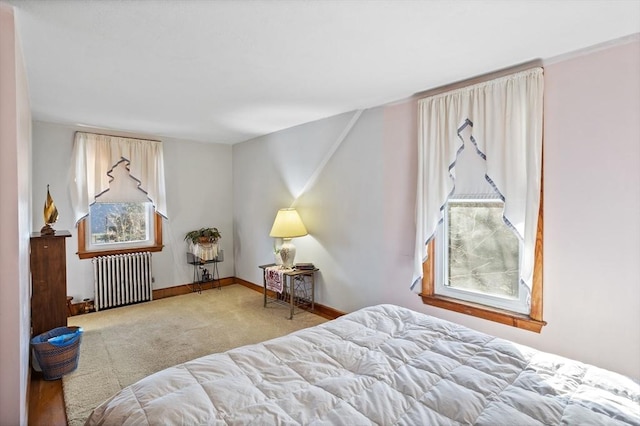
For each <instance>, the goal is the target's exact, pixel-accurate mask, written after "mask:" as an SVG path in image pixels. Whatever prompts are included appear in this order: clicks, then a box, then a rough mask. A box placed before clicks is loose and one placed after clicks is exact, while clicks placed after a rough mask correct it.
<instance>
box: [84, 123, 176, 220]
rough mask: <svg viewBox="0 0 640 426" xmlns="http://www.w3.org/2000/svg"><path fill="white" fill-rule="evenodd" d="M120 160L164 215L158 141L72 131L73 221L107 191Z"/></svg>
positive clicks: (165, 204) (164, 203)
mask: <svg viewBox="0 0 640 426" xmlns="http://www.w3.org/2000/svg"><path fill="white" fill-rule="evenodd" d="M121 162H124V163H125V164H126V167H127V170H128V171H129V176H131V177H132V178H133V179H135V180H136V181H137V182H138V188H139V189H140V190H141V191H142V192H144V193H145V194H146V196H147V198H148V199H149V200H150V201H151V202H152V204H153V206H154V207H155V209H156V212H158V213H159V214H160V215H162V216H164V217H165V218H166V217H167V202H166V196H165V183H164V158H163V153H162V142H158V141H150V140H144V139H131V138H122V137H116V136H108V135H98V134H94V133H84V132H76V135H75V140H74V145H73V157H72V161H71V167H72V168H73V169H72V179H73V184H72V186H71V203H72V207H73V212H74V219H75V221H76V223H77V222H78V221H80V220H81V219H83V218H84V217H86V216H87V215H88V214H89V206H90V205H91V204H93V203H94V202H95V201H96V197H98V196H100V194H102V193H104V192H105V191H108V190H109V182H110V181H111V180H112V177H111V176H110V175H112V172H113V169H114V168H115V167H116V166H117V165H118V163H121Z"/></svg>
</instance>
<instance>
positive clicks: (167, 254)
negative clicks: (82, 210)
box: [33, 121, 235, 301]
mask: <svg viewBox="0 0 640 426" xmlns="http://www.w3.org/2000/svg"><path fill="white" fill-rule="evenodd" d="M77 130H80V131H93V130H95V131H96V132H98V133H99V132H100V130H96V129H88V128H86V127H73V126H65V125H60V124H53V123H46V122H40V121H34V124H33V203H34V205H35V206H36V208H35V209H34V211H33V230H34V231H38V230H39V229H40V228H41V227H42V225H43V217H42V209H41V208H40V207H39V206H42V205H44V200H45V197H46V191H47V184H49V185H50V192H51V196H52V197H53V200H54V201H55V203H56V206H57V208H58V211H59V214H60V215H59V219H58V222H57V223H56V224H55V225H54V228H55V229H67V230H69V231H71V234H72V238H68V239H67V294H68V295H69V296H73V297H74V299H75V301H79V300H82V299H83V298H86V297H88V298H93V297H94V290H93V269H92V268H93V265H92V263H91V260H90V259H84V260H80V259H79V258H78V256H77V255H76V252H77V250H78V241H77V230H76V228H75V224H74V223H73V218H72V211H71V200H70V194H69V187H70V184H71V182H72V180H71V176H70V167H71V164H70V159H71V151H72V148H73V136H74V132H75V131H77ZM108 134H114V132H108ZM129 136H132V137H133V136H135V135H129ZM138 136H139V137H145V135H138ZM146 137H148V136H146ZM154 139H160V140H162V142H163V147H164V161H165V180H166V182H165V183H166V191H167V209H168V216H169V220H163V243H164V249H163V250H162V252H159V253H154V254H153V257H152V259H153V275H154V278H155V283H154V285H153V288H154V289H160V288H166V287H173V286H177V285H181V284H186V283H190V282H191V281H192V279H193V269H192V266H191V265H189V264H187V263H186V261H187V260H186V259H187V258H186V243H185V242H184V235H185V234H186V233H187V232H188V231H190V230H193V229H198V228H201V227H204V226H215V227H217V228H218V229H219V230H220V232H221V233H222V239H221V240H220V244H221V248H222V249H223V250H225V260H224V262H222V263H220V264H219V271H220V276H221V277H223V278H224V277H232V276H234V273H235V272H234V265H233V256H231V254H232V253H233V222H232V214H231V206H232V202H233V197H232V193H231V190H232V184H231V165H232V160H231V147H230V146H228V145H222V144H205V143H198V142H192V141H185V140H176V139H169V138H154Z"/></svg>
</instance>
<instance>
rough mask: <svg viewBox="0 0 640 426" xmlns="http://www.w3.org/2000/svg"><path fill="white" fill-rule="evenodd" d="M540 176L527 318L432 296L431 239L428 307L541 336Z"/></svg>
mask: <svg viewBox="0 0 640 426" xmlns="http://www.w3.org/2000/svg"><path fill="white" fill-rule="evenodd" d="M543 183H544V182H543V176H541V179H540V207H539V209H538V227H537V230H536V246H535V259H534V269H533V280H532V283H531V310H530V312H529V314H528V315H526V314H520V313H517V312H513V311H508V310H505V309H498V308H492V307H489V306H486V305H481V304H479V303H473V302H467V301H464V300H461V299H456V298H452V297H447V296H441V295H438V294H436V293H435V287H436V282H435V268H436V264H435V262H436V259H435V254H436V253H435V252H436V247H435V241H434V239H432V240H431V241H430V242H429V243H428V244H427V260H426V261H425V262H423V264H422V272H423V278H422V292H421V293H420V296H421V297H422V302H423V303H424V304H427V305H431V306H435V307H438V308H442V309H447V310H450V311H455V312H459V313H462V314H466V315H471V316H474V317H478V318H483V319H486V320H489V321H494V322H498V323H501V324H506V325H510V326H512V327H516V328H521V329H525V330H529V331H533V332H535V333H540V331H541V330H542V327H543V326H545V325H546V324H547V323H546V321H544V320H543V318H542V312H543V300H542V289H543V287H542V270H543V268H542V267H543V265H542V259H543V231H544V221H543V194H544V191H543Z"/></svg>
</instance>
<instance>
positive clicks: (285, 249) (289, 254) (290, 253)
mask: <svg viewBox="0 0 640 426" xmlns="http://www.w3.org/2000/svg"><path fill="white" fill-rule="evenodd" d="M280 257H281V258H282V267H283V268H285V269H291V268H293V260H294V259H295V257H296V246H294V245H293V243H292V242H291V238H284V240H283V242H282V246H281V247H280Z"/></svg>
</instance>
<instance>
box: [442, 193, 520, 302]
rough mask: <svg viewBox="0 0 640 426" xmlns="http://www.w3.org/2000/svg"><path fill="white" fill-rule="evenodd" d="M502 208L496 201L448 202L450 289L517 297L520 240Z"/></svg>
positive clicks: (448, 281)
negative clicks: (504, 220) (503, 213)
mask: <svg viewBox="0 0 640 426" xmlns="http://www.w3.org/2000/svg"><path fill="white" fill-rule="evenodd" d="M502 208H503V203H502V202H501V201H495V200H491V201H475V200H474V201H450V202H449V203H448V210H447V211H448V225H449V226H448V239H449V250H448V254H449V262H448V277H447V281H446V283H447V285H448V286H450V287H452V288H458V289H461V290H469V291H474V292H481V293H485V294H490V295H494V296H500V297H507V298H514V299H517V298H518V287H519V286H518V250H519V241H518V238H517V237H516V236H515V234H514V233H513V232H512V231H511V230H510V229H509V227H508V226H507V225H506V224H505V223H504V222H503V220H502Z"/></svg>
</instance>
